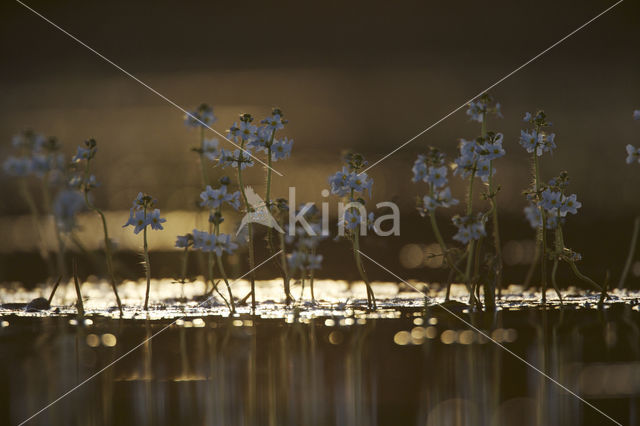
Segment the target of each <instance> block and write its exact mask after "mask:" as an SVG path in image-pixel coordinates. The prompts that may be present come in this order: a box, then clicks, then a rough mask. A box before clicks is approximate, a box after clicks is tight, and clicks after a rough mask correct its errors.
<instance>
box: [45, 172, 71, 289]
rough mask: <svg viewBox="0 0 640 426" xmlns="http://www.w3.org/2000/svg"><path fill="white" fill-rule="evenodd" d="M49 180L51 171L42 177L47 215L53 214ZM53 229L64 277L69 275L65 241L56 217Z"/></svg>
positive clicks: (60, 268)
mask: <svg viewBox="0 0 640 426" xmlns="http://www.w3.org/2000/svg"><path fill="white" fill-rule="evenodd" d="M48 182H49V172H47V173H45V175H44V176H43V177H42V180H41V184H42V212H43V213H44V215H45V216H48V215H50V214H51V194H50V192H49V187H48V185H47V184H48ZM53 231H54V233H55V234H56V243H57V245H58V250H57V251H56V262H57V264H58V273H59V274H60V275H62V276H63V277H64V278H66V277H67V268H66V266H65V264H64V251H65V248H64V242H63V241H62V235H61V233H60V228H59V227H58V221H57V220H56V218H55V217H53Z"/></svg>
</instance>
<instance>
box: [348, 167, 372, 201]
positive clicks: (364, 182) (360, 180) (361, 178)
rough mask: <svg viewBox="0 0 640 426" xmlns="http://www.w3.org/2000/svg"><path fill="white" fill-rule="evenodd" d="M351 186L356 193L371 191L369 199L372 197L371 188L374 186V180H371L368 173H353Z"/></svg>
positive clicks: (350, 176)
mask: <svg viewBox="0 0 640 426" xmlns="http://www.w3.org/2000/svg"><path fill="white" fill-rule="evenodd" d="M348 183H349V186H350V187H351V189H353V190H354V191H356V192H364V191H365V190H367V191H369V197H371V187H372V186H373V179H369V177H368V176H367V174H366V173H364V172H362V173H356V172H351V174H350V175H349V182H348Z"/></svg>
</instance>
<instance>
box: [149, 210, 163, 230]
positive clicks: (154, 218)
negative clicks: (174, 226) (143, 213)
mask: <svg viewBox="0 0 640 426" xmlns="http://www.w3.org/2000/svg"><path fill="white" fill-rule="evenodd" d="M147 216H148V218H147V221H148V222H149V225H151V229H154V230H156V231H158V230H161V229H164V228H163V227H162V224H163V223H165V222H166V221H167V219H165V218H162V217H160V210H159V209H153V211H152V212H151V213H149V214H148V215H147Z"/></svg>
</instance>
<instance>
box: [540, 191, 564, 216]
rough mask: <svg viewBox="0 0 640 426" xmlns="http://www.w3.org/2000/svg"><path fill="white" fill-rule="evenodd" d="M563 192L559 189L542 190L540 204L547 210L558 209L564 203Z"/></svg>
mask: <svg viewBox="0 0 640 426" xmlns="http://www.w3.org/2000/svg"><path fill="white" fill-rule="evenodd" d="M561 201H562V193H561V192H557V191H551V190H550V189H545V190H544V191H542V200H540V206H541V207H542V208H543V209H545V210H546V211H551V210H553V209H557V208H559V207H560V205H561V204H562V202H561Z"/></svg>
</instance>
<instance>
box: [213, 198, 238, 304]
mask: <svg viewBox="0 0 640 426" xmlns="http://www.w3.org/2000/svg"><path fill="white" fill-rule="evenodd" d="M218 213H219V214H221V213H222V205H220V206H218ZM214 232H215V235H216V237H217V236H218V235H220V223H218V222H216V225H215V229H214ZM216 258H217V259H218V269H219V270H220V274H221V275H222V279H223V280H224V283H225V285H226V286H227V292H228V293H229V303H230V306H229V309H230V310H231V313H235V312H236V304H235V301H234V300H233V293H232V292H231V285H230V284H229V277H228V276H227V272H226V271H225V269H224V264H223V263H222V256H218V255H217V254H216Z"/></svg>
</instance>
